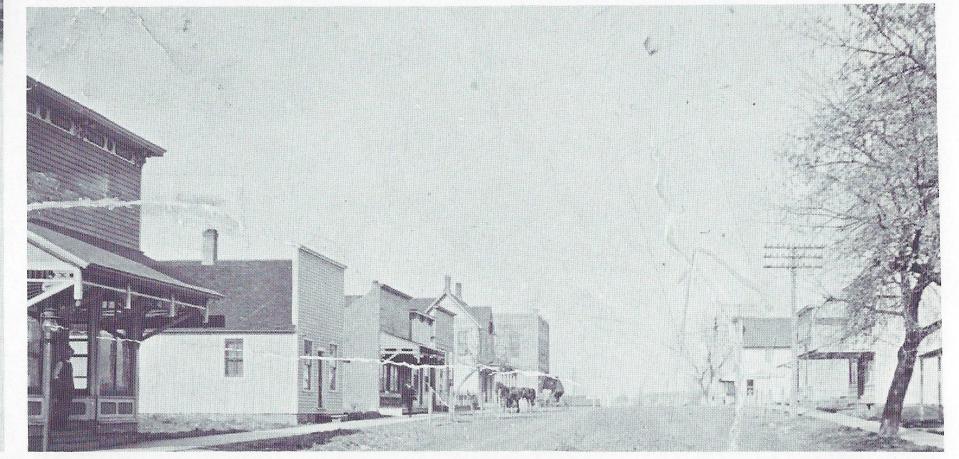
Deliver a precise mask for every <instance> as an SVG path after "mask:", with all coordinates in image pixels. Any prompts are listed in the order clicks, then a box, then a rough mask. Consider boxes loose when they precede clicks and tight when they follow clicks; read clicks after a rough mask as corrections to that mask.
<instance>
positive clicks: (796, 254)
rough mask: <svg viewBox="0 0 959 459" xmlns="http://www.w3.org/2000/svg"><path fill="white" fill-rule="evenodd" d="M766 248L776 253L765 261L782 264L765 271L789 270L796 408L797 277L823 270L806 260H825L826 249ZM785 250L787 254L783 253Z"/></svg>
mask: <svg viewBox="0 0 959 459" xmlns="http://www.w3.org/2000/svg"><path fill="white" fill-rule="evenodd" d="M764 248H765V249H766V250H767V251H770V250H771V251H775V252H774V253H768V252H767V253H766V254H764V255H763V258H764V259H767V260H777V261H779V262H780V263H779V264H765V265H763V268H764V269H787V270H789V280H790V289H789V308H790V309H789V319H790V322H791V324H792V330H791V331H790V336H791V338H792V351H793V359H792V360H793V362H794V363H795V366H794V368H793V384H792V391H791V392H792V403H793V405H794V406H795V405H798V403H799V329H798V328H799V327H798V326H797V325H798V324H797V317H796V312H797V304H796V303H797V302H796V275H797V271H798V270H800V269H822V267H823V266H822V264H818V265H817V264H810V263H809V262H807V261H806V260H822V259H823V258H824V257H823V254H822V250H824V249H825V248H826V247H825V246H823V245H812V244H766V245H765V247H764ZM784 250H785V251H787V252H786V253H782V251H784Z"/></svg>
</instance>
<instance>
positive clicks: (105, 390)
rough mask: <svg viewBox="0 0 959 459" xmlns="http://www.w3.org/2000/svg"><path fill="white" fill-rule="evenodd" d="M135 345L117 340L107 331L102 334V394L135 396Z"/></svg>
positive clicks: (100, 340) (100, 368)
mask: <svg viewBox="0 0 959 459" xmlns="http://www.w3.org/2000/svg"><path fill="white" fill-rule="evenodd" d="M133 344H134V343H132V342H129V341H123V340H120V339H116V337H114V336H113V335H111V334H110V333H107V332H105V331H101V332H100V339H98V340H97V348H98V352H99V355H98V356H97V360H98V365H97V377H98V378H99V381H100V394H102V395H133V378H134V372H135V371H136V368H134V365H135V364H136V362H135V361H134V349H133ZM74 371H76V369H75V368H74Z"/></svg>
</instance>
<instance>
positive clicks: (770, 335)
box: [739, 317, 792, 349]
mask: <svg viewBox="0 0 959 459" xmlns="http://www.w3.org/2000/svg"><path fill="white" fill-rule="evenodd" d="M739 321H740V322H742V327H743V348H764V349H765V348H789V347H792V319H790V318H788V317H741V318H739Z"/></svg>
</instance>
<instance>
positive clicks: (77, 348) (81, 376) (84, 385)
mask: <svg viewBox="0 0 959 459" xmlns="http://www.w3.org/2000/svg"><path fill="white" fill-rule="evenodd" d="M70 347H71V348H73V357H72V358H70V366H72V367H73V387H74V389H76V390H78V391H83V392H87V389H88V388H89V387H90V386H89V381H88V380H87V368H88V367H87V362H89V357H90V346H89V342H88V340H87V336H86V334H83V335H73V336H70Z"/></svg>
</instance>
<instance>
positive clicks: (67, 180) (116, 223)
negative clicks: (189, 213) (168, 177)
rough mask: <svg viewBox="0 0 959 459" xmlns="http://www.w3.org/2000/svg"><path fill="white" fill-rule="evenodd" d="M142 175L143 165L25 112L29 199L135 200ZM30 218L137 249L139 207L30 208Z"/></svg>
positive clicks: (138, 192)
mask: <svg viewBox="0 0 959 459" xmlns="http://www.w3.org/2000/svg"><path fill="white" fill-rule="evenodd" d="M141 174H142V165H140V164H134V163H131V162H129V161H126V160H124V159H123V158H120V157H119V156H116V155H114V154H112V153H110V152H107V151H104V150H102V149H100V148H99V147H96V146H94V145H92V144H90V143H88V142H86V141H84V140H83V139H82V138H80V137H79V136H76V135H71V134H69V133H67V132H65V131H63V130H61V129H59V128H57V127H55V126H52V125H50V124H48V123H46V122H44V121H41V120H38V119H37V118H35V117H33V116H30V115H27V188H28V201H30V202H42V201H62V200H76V199H80V198H87V199H103V198H116V199H119V200H138V199H140V184H141V182H140V180H141ZM30 218H31V219H32V220H36V221H40V222H47V223H50V224H53V225H57V226H61V227H65V228H69V229H72V230H75V231H78V232H82V233H84V234H88V235H90V236H93V237H96V238H99V239H103V240H106V241H109V242H113V243H116V244H118V245H121V246H124V247H128V248H132V249H139V247H140V208H139V207H123V208H116V209H83V208H76V209H55V210H42V211H34V212H31V213H30Z"/></svg>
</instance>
